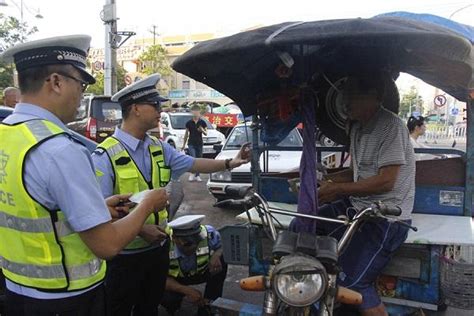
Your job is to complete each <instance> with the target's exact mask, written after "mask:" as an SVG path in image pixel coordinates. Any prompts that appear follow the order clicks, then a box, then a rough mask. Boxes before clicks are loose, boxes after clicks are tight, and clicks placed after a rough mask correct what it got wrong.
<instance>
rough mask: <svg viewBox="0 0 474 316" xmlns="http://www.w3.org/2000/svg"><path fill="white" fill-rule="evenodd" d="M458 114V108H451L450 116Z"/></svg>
mask: <svg viewBox="0 0 474 316" xmlns="http://www.w3.org/2000/svg"><path fill="white" fill-rule="evenodd" d="M458 114H459V109H458V108H452V109H451V115H453V116H456V115H458Z"/></svg>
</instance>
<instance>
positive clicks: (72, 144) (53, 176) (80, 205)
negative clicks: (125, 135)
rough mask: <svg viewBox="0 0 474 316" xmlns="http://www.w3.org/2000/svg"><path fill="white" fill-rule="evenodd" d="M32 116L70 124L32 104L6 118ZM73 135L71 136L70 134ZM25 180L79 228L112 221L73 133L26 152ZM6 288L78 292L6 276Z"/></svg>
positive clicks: (34, 192) (28, 293) (33, 192)
mask: <svg viewBox="0 0 474 316" xmlns="http://www.w3.org/2000/svg"><path fill="white" fill-rule="evenodd" d="M31 119H44V120H48V121H50V122H52V123H54V124H56V125H58V126H59V127H60V128H62V129H63V130H64V131H66V132H68V131H69V130H68V128H67V127H66V126H65V125H64V124H63V123H62V122H61V120H60V119H59V118H58V117H56V116H55V115H54V114H53V113H51V112H49V111H47V110H46V109H44V108H41V107H39V106H36V105H33V104H26V103H20V104H17V106H16V107H15V110H14V112H13V114H11V115H10V116H9V117H7V118H6V119H5V120H4V122H5V123H8V124H15V123H20V122H24V121H27V120H31ZM71 137H72V136H71ZM24 166H25V167H24V173H23V177H24V184H25V187H26V189H27V191H28V192H29V193H30V195H31V196H32V197H33V198H34V199H35V200H36V201H38V202H39V203H40V204H42V205H44V206H45V207H47V208H48V209H60V210H61V211H62V212H63V213H64V215H65V217H66V219H67V221H68V222H69V223H70V224H71V227H72V228H73V229H74V231H76V232H81V231H85V230H88V229H90V228H93V227H96V226H98V225H100V224H103V223H106V222H109V221H110V220H111V216H110V213H109V210H108V208H107V205H106V204H105V201H104V198H103V196H102V195H101V191H100V187H99V184H98V183H97V180H96V177H95V172H94V166H93V163H92V160H91V158H90V153H89V151H88V150H87V149H86V148H85V147H84V146H83V145H82V144H80V143H78V142H76V141H74V140H73V139H71V138H70V137H64V136H56V137H53V138H51V139H49V140H47V141H45V142H44V143H42V144H41V145H39V146H37V147H36V148H34V149H33V150H31V152H30V153H29V154H28V155H27V156H26V158H25V165H24ZM6 286H7V288H8V289H9V290H10V291H12V292H14V293H17V294H20V295H24V296H29V297H33V298H37V299H58V298H65V297H71V296H76V295H79V294H82V293H85V292H87V291H90V290H91V289H92V288H91V289H87V290H83V291H77V292H71V293H69V292H63V293H47V292H42V291H38V290H35V289H32V288H28V287H24V286H21V285H18V284H16V283H13V282H11V281H9V280H8V279H7V280H6Z"/></svg>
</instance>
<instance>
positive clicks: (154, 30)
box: [151, 25, 157, 46]
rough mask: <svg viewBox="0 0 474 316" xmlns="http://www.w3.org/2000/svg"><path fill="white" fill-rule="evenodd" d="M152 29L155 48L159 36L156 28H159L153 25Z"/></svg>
mask: <svg viewBox="0 0 474 316" xmlns="http://www.w3.org/2000/svg"><path fill="white" fill-rule="evenodd" d="M151 27H152V28H153V31H151V33H153V46H155V45H156V35H157V34H156V27H157V26H156V25H152V26H151Z"/></svg>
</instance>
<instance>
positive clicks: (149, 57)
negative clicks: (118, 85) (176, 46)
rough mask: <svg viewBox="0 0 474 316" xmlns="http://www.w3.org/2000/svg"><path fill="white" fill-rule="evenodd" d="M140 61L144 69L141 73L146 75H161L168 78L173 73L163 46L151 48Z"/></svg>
mask: <svg viewBox="0 0 474 316" xmlns="http://www.w3.org/2000/svg"><path fill="white" fill-rule="evenodd" d="M138 60H139V61H140V62H141V64H142V67H143V68H142V71H141V72H142V73H144V74H146V75H151V74H154V73H159V74H160V75H161V76H162V77H167V76H169V75H170V74H171V72H172V69H171V67H170V65H169V62H168V57H167V55H166V49H165V48H164V47H163V46H161V45H153V46H150V47H149V48H148V49H147V50H146V51H144V52H143V53H142V54H141V55H140V57H139V58H138Z"/></svg>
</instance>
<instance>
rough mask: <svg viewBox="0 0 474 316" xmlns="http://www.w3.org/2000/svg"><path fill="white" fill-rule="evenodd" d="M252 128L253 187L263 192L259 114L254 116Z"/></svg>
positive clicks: (251, 168)
mask: <svg viewBox="0 0 474 316" xmlns="http://www.w3.org/2000/svg"><path fill="white" fill-rule="evenodd" d="M250 128H251V130H252V160H251V166H250V171H251V173H252V187H253V188H254V190H255V191H256V192H257V193H259V194H261V192H260V174H261V172H262V170H261V169H260V148H259V135H258V131H259V129H260V122H259V118H258V114H255V115H253V116H252V125H251V126H250Z"/></svg>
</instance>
